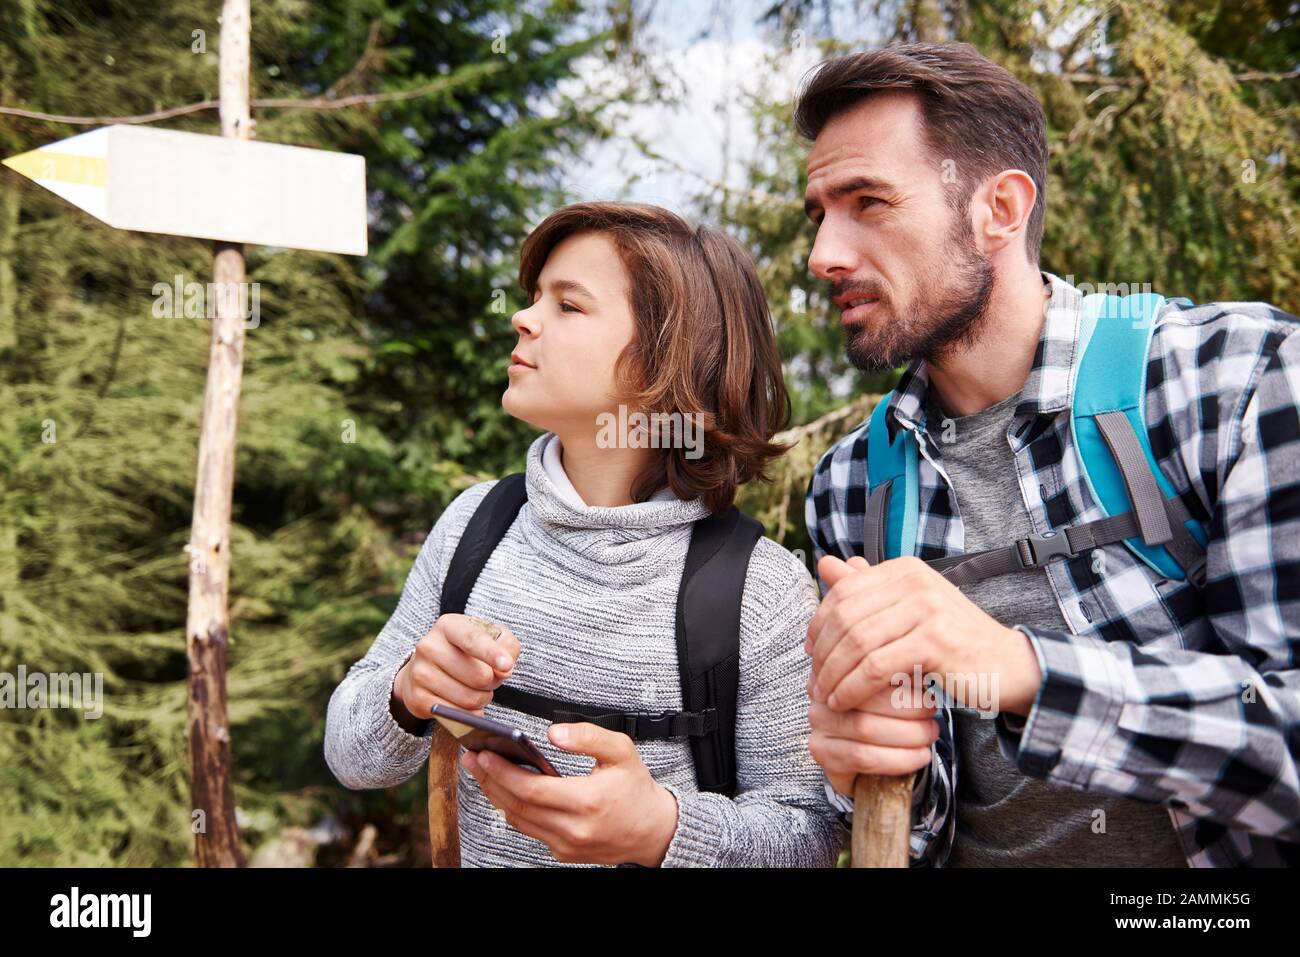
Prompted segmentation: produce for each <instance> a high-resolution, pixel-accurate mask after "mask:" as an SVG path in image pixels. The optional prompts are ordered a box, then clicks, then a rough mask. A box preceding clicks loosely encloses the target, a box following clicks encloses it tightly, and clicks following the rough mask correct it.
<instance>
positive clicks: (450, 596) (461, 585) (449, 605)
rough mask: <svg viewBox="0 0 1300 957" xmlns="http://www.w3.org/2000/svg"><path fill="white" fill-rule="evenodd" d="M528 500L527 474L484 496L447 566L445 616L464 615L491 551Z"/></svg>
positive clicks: (442, 607)
mask: <svg viewBox="0 0 1300 957" xmlns="http://www.w3.org/2000/svg"><path fill="white" fill-rule="evenodd" d="M527 500H528V487H527V485H526V484H525V482H524V473H523V472H515V473H513V474H511V475H507V476H506V477H505V478H503V479H501V480H500V481H499V482H497V484H496V485H494V486H492V488H491V489H489V490H488V493H487V494H486V495H484V496H483V500H482V501H481V502H479V503H478V507H477V508H475V509H474V514H473V515H471V516H470V519H469V522H468V523H467V524H466V526H465V531H464V532H462V533H461V536H460V541H459V542H457V543H456V551H455V552H453V553H452V556H451V562H450V563H448V565H447V574H446V576H445V577H444V578H443V582H442V603H441V605H440V606H439V612H440V613H441V614H443V615H448V614H456V615H463V614H464V613H465V605H466V604H467V603H468V602H469V593H470V592H471V591H473V590H474V583H475V582H476V581H478V576H479V574H480V573H481V572H482V571H483V566H484V565H486V564H487V560H488V559H489V558H490V557H491V556H492V552H493V551H494V550H495V549H496V547H497V545H499V544H500V543H501V539H503V538H505V535H506V532H508V531H509V530H510V526H511V525H513V524H514V521H515V517H516V516H517V515H518V514H519V510H520V509H521V508H523V507H524V502H526V501H527Z"/></svg>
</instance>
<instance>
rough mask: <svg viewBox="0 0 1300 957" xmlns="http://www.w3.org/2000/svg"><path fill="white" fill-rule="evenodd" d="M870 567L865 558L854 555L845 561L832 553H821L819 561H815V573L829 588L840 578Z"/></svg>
mask: <svg viewBox="0 0 1300 957" xmlns="http://www.w3.org/2000/svg"><path fill="white" fill-rule="evenodd" d="M870 567H871V566H870V565H868V564H867V561H866V559H863V558H858V557H857V556H856V555H854V556H853V557H852V558H850V559H849V560H848V561H847V562H846V561H844V560H843V559H841V558H837V557H836V556H834V555H823V556H822V558H821V561H819V562H818V563H817V574H819V575H821V576H822V581H824V582H825V583H826V587H827V588H831V587H833V586H834V585H835V583H836V582H838V581H839V580H840V579H841V578H847V577H848V576H849V575H852V574H853V573H854V572H859V571H863V570H865V569H867V568H870Z"/></svg>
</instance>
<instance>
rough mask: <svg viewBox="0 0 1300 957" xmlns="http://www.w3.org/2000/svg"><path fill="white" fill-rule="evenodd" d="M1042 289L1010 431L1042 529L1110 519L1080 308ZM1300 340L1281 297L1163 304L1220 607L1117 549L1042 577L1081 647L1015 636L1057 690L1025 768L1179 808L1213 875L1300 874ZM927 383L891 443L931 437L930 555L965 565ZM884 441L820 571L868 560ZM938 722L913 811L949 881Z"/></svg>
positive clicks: (823, 548)
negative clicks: (1084, 454)
mask: <svg viewBox="0 0 1300 957" xmlns="http://www.w3.org/2000/svg"><path fill="white" fill-rule="evenodd" d="M1044 277H1045V280H1046V281H1047V282H1048V283H1050V286H1051V299H1050V302H1049V303H1048V305H1047V308H1046V310H1045V319H1044V323H1043V327H1042V332H1041V334H1040V338H1039V342H1038V348H1037V351H1036V352H1035V353H1034V361H1033V367H1032V368H1031V369H1030V372H1029V375H1028V377H1027V379H1026V380H1025V383H1024V387H1023V390H1022V392H1021V397H1020V400H1019V402H1018V404H1017V406H1016V409H1015V413H1014V416H1013V419H1012V422H1011V425H1010V426H1009V428H1008V431H1007V441H1008V442H1009V443H1010V445H1011V448H1012V450H1013V452H1014V453H1015V459H1016V471H1017V473H1018V478H1019V484H1020V489H1021V492H1022V494H1023V496H1024V501H1025V504H1026V505H1028V507H1029V513H1030V516H1031V518H1032V521H1033V525H1034V530H1035V532H1046V531H1048V530H1050V529H1059V528H1061V527H1062V526H1064V525H1072V524H1077V523H1081V522H1087V521H1092V520H1094V519H1098V518H1101V517H1103V513H1102V511H1101V510H1100V508H1099V507H1098V506H1097V504H1096V503H1095V502H1094V501H1093V499H1092V497H1091V495H1090V494H1089V492H1088V490H1087V487H1086V484H1085V482H1084V479H1083V477H1082V475H1081V474H1080V463H1079V460H1078V457H1077V454H1076V451H1075V449H1074V447H1073V444H1072V438H1071V433H1070V427H1069V419H1070V417H1069V414H1068V410H1069V408H1070V401H1071V389H1072V385H1073V377H1072V372H1073V370H1074V367H1075V363H1076V362H1077V361H1078V358H1079V356H1078V354H1077V343H1078V333H1079V323H1080V302H1081V299H1082V293H1081V292H1080V290H1079V289H1077V288H1075V287H1074V286H1071V285H1070V284H1068V283H1067V282H1065V281H1063V280H1061V279H1059V278H1058V277H1056V276H1053V275H1050V274H1046V273H1045V274H1044ZM1297 330H1300V320H1298V319H1297V318H1296V317H1295V316H1292V315H1290V314H1288V313H1285V312H1282V311H1281V310H1279V309H1276V308H1273V307H1272V306H1269V305H1266V304H1263V303H1236V302H1232V303H1208V304H1203V305H1198V306H1193V305H1191V304H1189V303H1187V302H1186V301H1185V300H1183V301H1170V302H1167V303H1166V304H1165V306H1164V307H1163V308H1162V309H1161V311H1160V313H1159V314H1158V315H1157V316H1156V318H1155V328H1154V330H1153V332H1152V339H1151V348H1150V352H1149V354H1148V360H1147V382H1146V395H1145V402H1146V409H1145V411H1146V421H1147V425H1148V432H1149V434H1150V438H1151V446H1152V451H1153V453H1154V455H1155V457H1156V459H1157V460H1158V463H1159V465H1160V467H1161V469H1162V470H1163V472H1164V474H1165V475H1166V476H1167V477H1168V478H1169V480H1170V482H1172V483H1173V485H1174V488H1175V489H1176V490H1177V493H1178V495H1179V496H1180V497H1181V498H1182V500H1183V502H1184V504H1185V505H1186V506H1187V508H1188V509H1189V511H1190V512H1191V514H1192V515H1193V516H1194V517H1196V518H1197V519H1198V520H1199V521H1200V522H1202V523H1203V525H1204V528H1205V530H1206V533H1207V535H1208V546H1207V562H1208V564H1207V574H1208V578H1207V583H1206V587H1205V589H1204V592H1203V594H1202V593H1198V591H1197V589H1196V588H1195V587H1194V586H1192V585H1191V584H1190V583H1187V582H1180V581H1174V580H1170V579H1166V578H1164V577H1162V576H1161V575H1160V574H1158V573H1157V572H1155V571H1153V570H1152V569H1151V568H1150V567H1149V566H1147V565H1146V564H1144V563H1143V562H1141V561H1139V560H1138V559H1137V558H1136V557H1135V556H1134V555H1133V554H1132V552H1130V551H1129V550H1128V549H1127V548H1126V547H1124V546H1123V545H1122V544H1119V543H1116V544H1113V545H1107V546H1105V547H1104V548H1102V549H1100V550H1094V551H1091V552H1087V553H1084V554H1080V555H1078V556H1076V557H1074V558H1066V559H1061V560H1057V561H1053V562H1052V563H1050V564H1049V565H1048V566H1047V568H1046V569H1045V573H1046V574H1047V575H1048V576H1049V578H1050V581H1051V587H1052V590H1053V592H1054V593H1055V595H1056V599H1057V604H1058V605H1059V606H1060V610H1061V614H1062V616H1063V618H1064V620H1065V621H1066V622H1067V623H1068V624H1069V626H1070V632H1068V633H1067V632H1058V631H1048V630H1044V629H1038V628H1030V627H1026V626H1023V625H1015V626H1014V627H1016V628H1017V629H1018V630H1019V631H1021V632H1023V633H1024V634H1025V635H1026V636H1027V638H1028V639H1029V641H1030V643H1031V644H1032V646H1033V648H1034V651H1035V653H1036V654H1037V656H1038V662H1039V666H1040V668H1041V670H1042V675H1043V677H1042V685H1041V687H1040V689H1039V691H1038V695H1037V697H1036V698H1035V700H1034V703H1033V706H1032V708H1031V710H1030V712H1029V714H1028V715H1027V717H1025V718H1023V719H1021V718H1019V717H1017V716H1015V715H1005V714H1004V715H999V716H998V717H997V719H996V725H997V739H998V744H999V748H1000V749H1001V751H1002V753H1003V754H1004V755H1005V756H1006V757H1007V759H1008V760H1010V761H1012V762H1014V763H1015V765H1016V766H1017V767H1018V768H1019V769H1020V770H1021V771H1022V772H1023V773H1025V774H1029V775H1033V776H1034V777H1038V778H1042V779H1045V780H1048V781H1053V782H1057V783H1059V784H1062V785H1066V786H1069V787H1072V788H1077V789H1082V790H1091V791H1101V792H1105V793H1108V794H1115V795H1120V796H1123V797H1131V798H1138V799H1141V800H1146V801H1152V802H1157V803H1160V804H1163V805H1164V806H1165V807H1166V808H1167V809H1168V811H1169V816H1170V819H1171V826H1173V827H1174V828H1175V829H1176V832H1177V834H1178V837H1179V840H1180V842H1181V844H1182V847H1183V851H1184V853H1185V854H1186V855H1187V862H1188V864H1189V865H1190V866H1195V867H1225V866H1247V865H1253V866H1261V865H1280V864H1289V865H1296V864H1300V781H1298V780H1297V768H1298V766H1300V765H1298V762H1297V753H1298V752H1300V331H1297ZM927 381H928V372H927V369H926V366H925V363H924V362H923V361H920V360H917V361H915V362H913V363H912V364H911V365H910V366H909V367H908V368H907V370H906V372H905V373H904V375H903V377H902V380H901V381H900V382H899V384H898V387H897V389H896V390H895V391H894V393H893V394H892V397H891V399H890V408H889V411H888V413H887V416H888V428H889V432H890V435H891V437H892V436H894V435H895V434H897V430H898V429H900V428H903V429H909V430H911V431H912V432H914V433H915V435H916V437H917V439H918V445H919V450H920V455H919V457H918V458H919V466H920V519H919V525H918V528H917V536H916V541H917V550H916V554H917V555H918V557H920V558H922V559H932V558H940V557H943V556H947V555H951V554H959V553H961V552H962V550H963V535H964V532H963V527H962V519H961V515H960V513H959V511H958V508H957V499H956V496H955V495H954V494H953V493H952V489H951V487H950V484H949V482H948V479H947V476H946V474H945V473H944V470H943V465H942V461H941V458H940V454H939V446H938V444H937V443H936V442H935V441H934V439H933V438H932V437H931V436H930V434H929V433H928V432H927V430H926V421H925V405H924V397H925V391H926V387H927ZM866 443H867V424H866V423H865V422H864V423H863V424H862V425H861V426H859V427H858V428H857V429H856V430H854V431H853V432H851V433H850V434H848V435H847V436H845V437H844V438H843V439H841V440H840V441H839V442H838V443H837V444H836V445H835V446H834V447H833V448H831V449H830V450H829V451H828V452H827V453H826V454H825V455H824V456H823V457H822V459H821V461H820V462H819V464H818V466H817V469H816V471H815V473H814V475H813V477H812V480H811V482H810V484H809V489H808V498H807V503H806V504H807V508H806V519H807V523H808V532H809V535H810V537H811V538H812V542H813V548H814V552H815V554H816V557H817V558H820V557H821V556H822V555H823V554H832V555H838V556H840V557H841V558H846V559H847V558H849V557H850V556H852V555H861V554H862V552H863V513H864V511H865V505H866V499H867V488H868V483H867V471H866V465H867V447H866ZM1008 544H1009V543H1008ZM1098 551H1100V552H1101V554H1100V555H1098ZM1022 574H1044V571H1037V572H1024V573H1022ZM819 584H821V586H822V589H823V592H824V591H825V583H824V582H819ZM939 723H940V729H941V733H940V737H939V739H938V741H937V742H936V744H935V746H934V758H933V761H932V763H931V765H930V767H929V768H928V769H926V770H927V772H928V773H925V774H923V775H921V777H922V785H923V793H921V794H919V795H917V796H916V800H915V801H914V805H913V807H914V828H913V833H912V863H913V866H925V865H931V866H939V865H942V864H943V863H944V862H945V861H946V860H947V856H948V852H949V850H950V849H951V847H952V841H953V837H954V834H955V814H954V807H955V804H954V801H955V786H956V780H957V774H958V773H959V769H958V768H957V767H956V764H955V751H954V747H953V724H952V715H951V711H950V710H949V709H948V708H947V707H944V708H943V709H942V714H941V715H940V718H939ZM827 790H828V795H829V796H831V798H832V800H833V801H834V803H836V804H837V806H839V807H840V808H841V810H842V811H846V812H847V811H851V805H850V804H848V803H847V802H846V801H845V800H844V798H842V797H840V796H836V795H834V793H833V792H831V791H830V788H829V784H828V785H827Z"/></svg>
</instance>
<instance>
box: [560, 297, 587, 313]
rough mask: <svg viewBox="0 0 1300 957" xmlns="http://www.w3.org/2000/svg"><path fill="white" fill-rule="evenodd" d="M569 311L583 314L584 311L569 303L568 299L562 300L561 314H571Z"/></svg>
mask: <svg viewBox="0 0 1300 957" xmlns="http://www.w3.org/2000/svg"><path fill="white" fill-rule="evenodd" d="M569 311H573V312H581V311H582V310H581V309H579V308H578V307H577V306H575V305H574V304H573V303H571V302H569V301H568V300H567V299H563V300H561V301H560V312H569Z"/></svg>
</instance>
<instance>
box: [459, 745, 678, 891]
mask: <svg viewBox="0 0 1300 957" xmlns="http://www.w3.org/2000/svg"><path fill="white" fill-rule="evenodd" d="M549 737H550V739H551V742H552V743H553V744H555V745H556V746H557V747H561V748H564V750H566V751H572V752H574V753H577V754H588V755H591V756H592V757H594V758H595V759H596V766H595V767H594V768H592V770H591V774H589V775H584V776H581V777H564V778H556V777H551V776H549V775H543V774H536V773H534V772H532V771H526V770H524V769H523V768H521V767H518V766H517V765H515V764H514V763H512V762H510V761H508V760H506V759H505V758H503V757H501V756H500V755H497V754H493V753H492V752H490V751H479V752H477V753H474V752H470V751H466V752H465V753H464V754H463V755H461V765H462V766H463V767H464V768H465V770H467V771H468V772H469V773H470V774H471V775H473V776H474V780H475V781H477V782H478V783H479V787H481V788H482V789H483V793H484V795H486V796H487V799H488V800H489V801H491V802H492V803H493V804H494V805H495V806H496V807H497V808H498V809H499V810H500V811H501V813H502V814H504V815H505V819H506V822H507V823H508V824H509V825H510V826H511V827H513V828H514V829H515V830H517V831H521V832H522V833H524V834H527V835H528V836H529V837H534V838H536V839H537V840H539V841H541V842H542V843H543V844H545V845H546V846H547V847H549V848H550V849H551V854H552V855H553V856H554V857H555V859H556V860H557V861H562V862H566V863H580V864H623V863H629V862H630V863H634V864H642V865H644V866H646V867H658V866H659V865H660V864H662V863H663V859H664V855H665V854H667V853H668V845H669V844H671V843H672V839H673V835H674V834H676V833H677V799H676V798H675V797H673V794H672V792H671V791H669V790H668V789H667V788H665V787H663V786H662V785H660V784H657V783H656V782H655V779H654V778H653V777H651V776H650V771H649V770H648V769H647V768H646V766H645V764H644V763H643V762H642V761H641V756H640V755H639V754H638V753H637V750H636V746H635V745H634V744H633V743H632V739H631V738H629V737H628V736H627V735H626V734H622V733H620V732H617V731H606V730H605V729H604V728H602V727H600V726H599V725H595V724H591V723H589V722H582V723H578V724H553V725H551V728H550V733H549Z"/></svg>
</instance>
